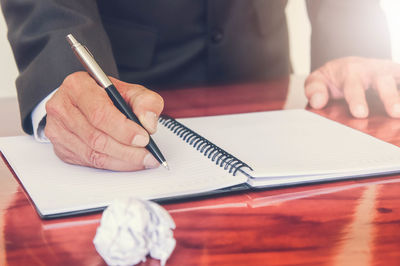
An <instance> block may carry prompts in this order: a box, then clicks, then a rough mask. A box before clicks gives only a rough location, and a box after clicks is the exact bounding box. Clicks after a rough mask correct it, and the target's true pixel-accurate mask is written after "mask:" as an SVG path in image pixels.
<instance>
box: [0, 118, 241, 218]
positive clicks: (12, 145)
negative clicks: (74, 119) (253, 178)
mask: <svg viewBox="0 0 400 266" xmlns="http://www.w3.org/2000/svg"><path fill="white" fill-rule="evenodd" d="M154 140H155V142H156V143H157V145H158V146H159V148H160V150H161V151H162V152H163V154H164V156H165V158H166V159H167V160H168V164H169V166H170V168H171V170H170V171H168V170H166V169H164V168H163V167H159V168H157V169H151V170H144V171H138V172H113V171H105V170H99V169H92V168H87V167H81V166H76V165H70V164H66V163H64V162H62V161H60V160H59V159H58V158H57V157H56V155H55V154H54V152H53V150H52V145H51V144H43V143H38V142H36V141H35V140H34V139H33V138H32V137H30V136H19V137H6V138H0V150H1V151H2V152H3V154H4V155H5V157H6V158H7V160H8V162H9V163H10V165H11V167H12V168H13V169H14V171H15V173H16V175H17V176H18V178H19V179H20V181H21V183H22V184H23V186H24V187H25V189H26V190H27V192H28V194H29V195H30V197H31V199H32V200H33V202H34V203H35V205H36V207H37V208H38V210H39V211H40V213H41V214H42V215H51V214H57V213H65V212H72V211H78V210H86V209H92V208H98V207H104V206H107V205H108V204H109V203H110V202H111V201H112V200H113V199H114V198H117V197H126V196H134V197H140V198H144V199H157V198H164V197H173V196H178V195H186V194H193V193H200V192H205V191H210V190H214V189H219V188H224V187H228V186H233V185H235V184H239V183H243V182H245V181H246V179H247V178H246V177H244V176H239V175H237V176H232V175H231V174H229V173H228V172H227V171H225V170H223V169H222V168H220V167H217V166H215V164H214V163H212V162H211V161H209V160H208V159H205V157H204V156H203V155H202V154H201V153H199V152H197V151H196V150H195V149H193V148H192V147H191V146H189V145H187V144H185V143H184V142H183V141H182V140H181V139H179V138H178V137H176V136H175V135H174V134H173V133H172V132H170V131H169V130H168V129H166V128H164V127H163V126H161V125H160V126H159V130H158V132H157V133H156V135H155V136H154Z"/></svg>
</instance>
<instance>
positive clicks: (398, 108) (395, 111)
mask: <svg viewBox="0 0 400 266" xmlns="http://www.w3.org/2000/svg"><path fill="white" fill-rule="evenodd" d="M392 116H393V117H400V104H398V103H395V104H394V105H393V106H392Z"/></svg>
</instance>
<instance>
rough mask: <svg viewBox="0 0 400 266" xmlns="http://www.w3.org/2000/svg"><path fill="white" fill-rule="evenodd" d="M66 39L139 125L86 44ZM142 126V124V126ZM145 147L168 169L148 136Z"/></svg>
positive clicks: (126, 113) (120, 105) (121, 109)
mask: <svg viewBox="0 0 400 266" xmlns="http://www.w3.org/2000/svg"><path fill="white" fill-rule="evenodd" d="M66 38H67V41H68V43H69V44H70V45H71V48H72V50H73V51H74V53H75V55H76V56H77V57H78V59H79V61H80V62H81V63H82V65H83V66H84V67H85V68H86V70H87V71H88V72H89V74H90V75H91V76H92V77H93V78H94V79H95V80H96V81H97V83H98V84H99V85H100V86H102V87H103V88H104V89H105V90H106V92H107V94H108V96H109V97H110V99H111V100H112V102H113V103H114V105H115V106H116V107H117V108H118V110H120V111H121V112H122V113H123V114H124V115H125V116H126V117H127V118H128V119H130V120H132V121H134V122H136V123H137V124H139V125H140V126H142V124H141V123H140V121H139V119H138V118H137V117H136V115H135V114H134V113H133V112H132V109H131V108H130V107H129V106H128V104H127V103H126V102H125V100H124V99H123V98H122V96H121V94H119V92H118V91H117V89H116V88H115V86H114V85H113V84H112V82H111V80H110V79H109V78H108V77H107V75H106V74H105V73H104V72H103V70H102V69H101V68H100V66H99V65H98V64H97V62H96V61H95V60H94V57H93V55H92V54H91V53H90V51H89V50H88V49H87V47H86V46H84V45H82V44H80V43H79V42H78V41H77V40H76V39H75V38H74V36H72V34H68V35H67V37H66ZM142 127H143V126H142ZM146 149H147V150H148V151H149V152H150V153H151V154H152V155H153V156H154V158H156V160H157V161H158V162H159V163H160V164H161V165H162V166H164V167H165V168H166V169H169V167H168V163H167V161H166V160H165V158H164V156H163V155H162V153H161V151H160V149H159V148H158V147H157V145H156V143H155V142H154V140H153V139H152V138H151V137H150V140H149V144H147V146H146Z"/></svg>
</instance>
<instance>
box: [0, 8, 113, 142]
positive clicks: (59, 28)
mask: <svg viewBox="0 0 400 266" xmlns="http://www.w3.org/2000/svg"><path fill="white" fill-rule="evenodd" d="M1 7H2V10H3V14H4V17H5V19H6V22H7V26H8V39H9V41H10V44H11V47H12V50H13V53H14V58H15V61H16V63H17V66H18V69H19V76H18V78H17V80H16V87H17V92H18V101H19V106H20V112H21V120H22V127H23V129H24V131H25V132H27V133H28V134H32V122H31V116H30V114H31V112H32V110H33V108H34V107H35V106H36V105H37V104H38V103H39V102H40V101H41V100H42V99H43V98H45V97H46V96H47V95H48V94H49V93H50V92H51V91H53V90H54V89H56V88H58V87H59V86H60V85H61V83H62V82H63V80H64V78H65V77H66V76H67V75H69V74H71V73H73V72H76V71H81V70H84V69H83V67H82V66H81V64H80V63H79V61H78V60H77V59H76V57H75V55H74V54H73V52H72V50H71V49H70V47H69V44H68V43H67V41H66V39H65V36H66V35H67V34H69V33H72V34H73V35H74V36H75V37H76V38H77V39H78V40H79V41H80V42H81V43H83V44H85V45H86V46H87V47H89V48H90V50H91V52H92V54H93V55H94V56H95V58H96V61H98V63H99V65H100V66H101V67H102V68H103V69H104V70H105V72H106V73H107V74H108V75H111V76H114V77H118V71H117V67H116V64H115V60H114V58H113V54H112V49H111V45H110V41H109V39H108V36H107V34H106V32H105V30H104V28H103V26H102V21H101V18H100V16H99V12H98V7H97V2H96V1H94V0H87V1H86V0H85V1H82V0H68V1H65V0H1Z"/></svg>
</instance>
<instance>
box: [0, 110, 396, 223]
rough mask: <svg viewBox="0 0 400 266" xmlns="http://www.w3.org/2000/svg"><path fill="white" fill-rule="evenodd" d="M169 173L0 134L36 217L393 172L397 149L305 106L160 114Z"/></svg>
mask: <svg viewBox="0 0 400 266" xmlns="http://www.w3.org/2000/svg"><path fill="white" fill-rule="evenodd" d="M154 140H155V142H156V143H157V145H158V146H159V148H160V149H161V151H162V152H163V154H164V155H165V158H166V159H167V161H168V164H169V166H170V168H171V170H170V171H167V170H165V169H164V168H162V167H160V168H157V169H151V170H144V171H139V172H112V171H105V170H99V169H91V168H87V167H81V166H75V165H69V164H66V163H63V162H62V161H60V160H59V159H58V158H57V157H56V155H55V154H54V153H53V150H52V145H51V144H43V143H38V142H36V141H35V140H34V139H33V138H32V137H30V136H18V137H6V138H0V149H1V152H2V153H3V154H4V156H5V157H6V159H7V161H8V162H9V164H10V166H11V167H12V168H13V170H14V171H15V173H16V175H17V177H18V178H19V180H20V181H21V183H22V185H23V186H24V188H25V190H26V191H27V192H28V194H29V196H30V198H31V199H32V201H33V203H34V204H35V206H36V208H37V210H38V212H39V214H40V216H41V217H42V218H51V217H59V216H67V215H71V214H77V213H85V212H91V211H98V210H101V209H103V208H104V207H106V206H107V205H108V204H109V203H110V202H111V201H112V200H113V199H114V198H116V197H126V196H135V197H140V198H144V199H157V200H163V199H171V198H176V197H189V196H193V195H199V194H207V193H210V194H211V193H220V192H221V191H223V190H224V189H226V190H236V189H250V188H252V187H263V188H264V187H278V186H287V185H295V184H304V183H312V182H322V181H331V180H340V179H345V178H353V177H364V176H372V175H378V174H379V175H380V174H389V173H395V172H400V148H399V147H397V146H394V145H391V144H389V143H386V142H383V141H380V140H378V139H376V138H373V137H371V136H369V135H367V134H364V133H361V132H359V131H356V130H354V129H351V128H349V127H346V126H343V125H341V124H339V123H336V122H333V121H330V120H328V119H326V118H323V117H321V116H319V115H316V114H313V113H311V112H308V111H305V110H286V111H272V112H259V113H247V114H235V115H222V116H210V117H198V118H186V119H177V120H174V119H172V118H168V117H162V118H161V119H160V123H159V127H158V131H157V133H156V134H155V135H154Z"/></svg>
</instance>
